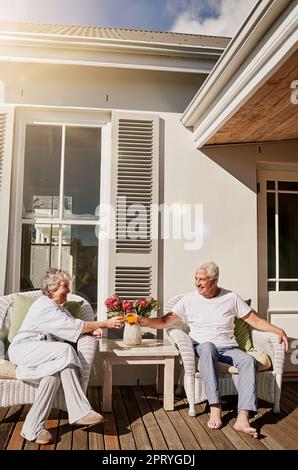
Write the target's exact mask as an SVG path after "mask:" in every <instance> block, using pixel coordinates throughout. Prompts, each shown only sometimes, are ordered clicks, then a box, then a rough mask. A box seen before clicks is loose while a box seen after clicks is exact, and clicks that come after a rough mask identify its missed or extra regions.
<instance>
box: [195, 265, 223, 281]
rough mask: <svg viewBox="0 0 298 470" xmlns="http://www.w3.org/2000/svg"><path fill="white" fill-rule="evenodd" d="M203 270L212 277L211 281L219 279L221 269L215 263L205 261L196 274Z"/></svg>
mask: <svg viewBox="0 0 298 470" xmlns="http://www.w3.org/2000/svg"><path fill="white" fill-rule="evenodd" d="M202 269H203V270H204V271H206V272H207V275H208V277H210V278H211V279H218V277H219V268H218V266H217V264H215V263H214V262H213V261H204V262H203V263H201V264H200V265H199V266H198V267H197V269H196V273H197V272H198V271H201V270H202Z"/></svg>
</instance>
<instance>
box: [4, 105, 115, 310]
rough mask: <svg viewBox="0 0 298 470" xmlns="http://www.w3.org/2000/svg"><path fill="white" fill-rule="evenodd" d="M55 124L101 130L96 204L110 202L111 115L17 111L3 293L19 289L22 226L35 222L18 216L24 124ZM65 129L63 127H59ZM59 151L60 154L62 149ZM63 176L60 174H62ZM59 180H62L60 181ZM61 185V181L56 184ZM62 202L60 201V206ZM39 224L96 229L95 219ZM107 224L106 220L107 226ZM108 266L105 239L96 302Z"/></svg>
mask: <svg viewBox="0 0 298 470" xmlns="http://www.w3.org/2000/svg"><path fill="white" fill-rule="evenodd" d="M30 124H31V125H32V124H34V125H57V126H69V127H71V126H72V127H88V128H90V127H96V128H100V129H101V133H102V134H101V144H102V145H101V168H100V201H99V204H102V203H105V204H107V203H108V204H109V203H110V200H111V115H110V113H107V112H100V111H97V112H84V111H80V110H72V111H70V112H65V110H63V111H62V110H59V109H57V110H48V109H47V110H18V113H17V116H16V127H15V139H14V144H15V145H14V152H13V171H12V187H11V189H12V195H13V197H12V200H11V211H10V227H9V231H10V239H9V240H10V241H9V252H8V260H9V261H8V265H7V290H8V291H9V292H17V291H19V289H20V270H21V242H22V226H23V224H26V223H29V224H32V223H33V222H34V220H36V219H29V218H28V219H24V218H23V216H22V204H23V181H24V163H25V136H26V126H27V125H30ZM63 129H65V127H64V128H63ZM61 151H64V150H63V149H62V150H61ZM62 176H63V175H62ZM61 179H62V178H61ZM60 185H61V182H60ZM61 202H63V201H60V204H61ZM38 220H40V222H41V223H51V224H55V225H56V224H57V225H59V224H60V225H74V224H75V225H94V227H96V226H99V220H97V221H96V220H79V219H77V220H76V219H65V220H62V219H61V221H60V220H59V221H58V218H57V219H55V220H52V219H51V220H50V219H46V218H43V219H38ZM109 223H110V221H109V220H107V224H108V225H109ZM108 267H109V240H108V239H107V238H103V239H101V240H100V239H99V240H98V270H97V274H98V285H97V289H98V303H99V302H100V301H101V300H102V298H105V297H107V295H108V292H107V288H108V286H107V283H106V282H105V279H106V278H108Z"/></svg>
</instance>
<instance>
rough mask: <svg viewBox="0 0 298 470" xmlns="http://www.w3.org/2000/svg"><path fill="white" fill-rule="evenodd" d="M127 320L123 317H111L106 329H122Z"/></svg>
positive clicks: (107, 321) (106, 322)
mask: <svg viewBox="0 0 298 470" xmlns="http://www.w3.org/2000/svg"><path fill="white" fill-rule="evenodd" d="M124 321H125V319H124V318H123V317H111V318H108V320H106V321H105V325H106V328H122V327H123V325H124Z"/></svg>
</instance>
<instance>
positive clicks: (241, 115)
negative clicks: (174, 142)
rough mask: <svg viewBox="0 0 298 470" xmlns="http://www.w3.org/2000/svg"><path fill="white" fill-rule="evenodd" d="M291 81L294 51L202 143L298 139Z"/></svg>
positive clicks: (297, 63) (296, 73)
mask: <svg viewBox="0 0 298 470" xmlns="http://www.w3.org/2000/svg"><path fill="white" fill-rule="evenodd" d="M294 80H298V50H296V51H295V52H294V53H293V54H292V55H291V57H289V59H288V60H287V61H286V62H285V63H284V64H283V65H282V66H281V67H280V68H279V69H278V70H277V71H276V72H275V74H274V75H272V76H271V77H270V78H269V79H268V80H267V82H266V83H264V85H262V86H261V87H260V88H259V89H258V90H257V91H256V93H255V94H254V95H253V96H252V97H251V98H249V100H248V101H247V102H246V103H245V104H244V105H243V106H242V107H241V108H240V109H239V110H238V111H237V112H236V113H235V114H234V115H233V116H232V117H231V118H230V119H229V120H228V121H227V122H226V124H224V126H222V128H221V129H220V130H219V131H218V132H216V134H214V136H213V137H212V138H211V139H209V141H208V142H207V143H206V144H205V145H220V144H227V143H240V142H272V141H277V140H289V139H298V105H294V104H292V103H291V100H290V98H291V93H292V92H293V89H291V83H292V82H293V81H294Z"/></svg>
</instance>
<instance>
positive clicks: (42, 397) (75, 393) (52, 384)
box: [21, 367, 92, 441]
mask: <svg viewBox="0 0 298 470" xmlns="http://www.w3.org/2000/svg"><path fill="white" fill-rule="evenodd" d="M76 369H77V368H76V367H66V368H65V369H63V370H61V371H60V372H57V373H56V374H53V375H48V376H46V377H43V378H42V379H41V380H40V383H39V386H38V390H37V394H36V397H35V400H34V403H33V405H32V407H31V409H30V411H29V413H28V415H27V416H26V420H25V422H24V426H23V429H22V432H21V434H22V436H23V437H24V438H25V439H27V440H28V441H33V440H34V439H35V438H36V437H37V435H38V433H39V432H40V431H41V430H42V429H43V428H44V427H45V423H46V420H47V419H48V416H49V414H50V411H51V407H52V403H53V400H54V397H55V395H56V392H57V390H58V388H59V387H60V384H62V387H63V391H64V396H65V402H66V407H67V411H68V420H69V423H70V424H72V423H74V422H75V421H78V420H79V419H81V418H83V417H84V416H86V415H87V414H88V413H89V411H91V409H92V408H91V406H90V403H89V401H88V400H87V398H86V395H85V394H84V392H83V390H82V387H81V385H80V382H79V379H78V374H77V370H76Z"/></svg>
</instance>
